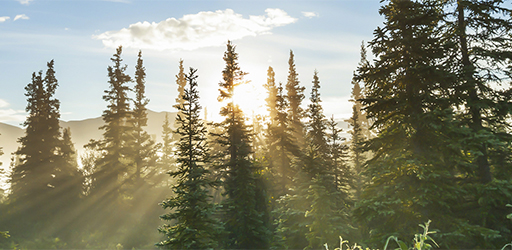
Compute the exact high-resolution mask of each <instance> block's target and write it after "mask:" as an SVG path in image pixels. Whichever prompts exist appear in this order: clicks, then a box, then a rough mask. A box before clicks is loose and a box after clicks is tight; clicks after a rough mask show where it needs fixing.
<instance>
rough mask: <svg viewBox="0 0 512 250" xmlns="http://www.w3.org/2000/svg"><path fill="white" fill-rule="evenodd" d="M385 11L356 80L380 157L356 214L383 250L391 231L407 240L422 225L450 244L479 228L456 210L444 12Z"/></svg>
mask: <svg viewBox="0 0 512 250" xmlns="http://www.w3.org/2000/svg"><path fill="white" fill-rule="evenodd" d="M380 13H381V14H382V15H384V17H385V20H386V21H385V22H384V25H385V26H384V28H377V29H376V30H375V38H374V40H373V41H372V42H371V43H370V45H371V47H372V50H373V53H374V55H375V58H376V59H375V60H374V62H373V64H365V65H362V66H360V67H359V69H358V75H357V77H356V80H360V81H361V82H363V83H364V84H365V87H364V89H365V94H366V95H365V97H364V99H363V100H362V103H363V105H365V110H366V112H367V115H368V118H369V119H372V121H373V128H375V129H376V131H377V137H376V138H373V139H370V141H369V142H368V149H369V150H371V151H372V152H375V155H374V157H373V158H372V159H370V161H369V162H368V163H367V166H366V170H365V175H367V176H368V177H369V178H371V180H372V181H371V183H369V184H368V185H367V186H366V187H365V189H364V190H363V193H362V194H361V196H360V197H361V200H360V201H359V203H358V204H357V206H356V209H355V211H354V213H355V215H356V216H357V218H359V219H360V221H359V222H360V223H364V224H365V225H367V226H368V227H369V228H370V229H371V231H370V232H369V233H370V237H371V239H372V241H373V242H378V243H377V244H378V245H381V244H382V243H383V242H384V241H385V239H386V238H387V237H388V236H389V235H390V234H391V232H395V233H396V234H397V235H398V236H399V238H407V237H410V236H408V234H409V232H411V231H414V230H415V228H416V227H417V225H418V224H420V223H424V222H425V221H428V220H429V219H435V220H436V221H437V222H438V223H437V224H436V227H437V228H438V229H439V230H440V231H441V233H439V234H438V236H440V237H444V243H445V244H447V245H445V246H448V245H449V244H450V243H451V242H454V240H455V239H454V238H457V236H456V235H457V234H458V233H460V231H459V230H460V229H462V228H465V230H468V231H471V230H478V229H477V228H476V227H474V225H471V223H467V222H465V221H464V220H459V219H458V218H457V215H456V210H455V207H456V206H457V205H458V201H459V200H460V199H463V195H464V190H462V189H461V188H460V186H458V185H457V183H456V182H455V181H454V180H456V176H455V175H454V173H456V167H457V166H458V165H459V164H460V163H461V162H462V160H463V159H462V157H463V156H462V154H461V148H460V147H459V145H458V144H457V142H456V138H454V137H455V136H454V133H453V132H454V131H455V127H456V126H455V122H454V120H453V110H452V108H451V103H450V101H451V100H450V96H449V95H447V94H446V93H447V92H446V89H447V88H449V87H450V86H451V84H454V80H455V79H456V78H455V75H454V74H452V73H451V72H450V69H451V68H450V67H448V66H447V65H446V64H444V63H443V62H445V55H446V54H445V52H446V48H447V47H448V46H450V45H451V43H449V42H447V40H446V39H445V37H443V36H442V35H441V34H442V31H443V29H442V28H441V27H440V26H439V23H440V22H441V21H442V20H443V18H444V15H443V6H442V4H441V3H440V2H437V1H411V0H407V1H403V0H392V1H389V3H388V4H386V5H385V6H383V7H382V8H381V10H380ZM448 48H449V47H448Z"/></svg>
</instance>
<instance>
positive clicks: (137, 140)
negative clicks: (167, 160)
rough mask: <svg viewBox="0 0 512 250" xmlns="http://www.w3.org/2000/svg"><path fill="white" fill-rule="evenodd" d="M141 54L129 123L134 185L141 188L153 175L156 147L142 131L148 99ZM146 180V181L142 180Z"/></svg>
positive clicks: (140, 55)
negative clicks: (130, 127) (130, 126)
mask: <svg viewBox="0 0 512 250" xmlns="http://www.w3.org/2000/svg"><path fill="white" fill-rule="evenodd" d="M143 63H144V62H143V60H142V52H141V51H139V55H138V59H137V65H136V66H135V99H134V100H133V101H134V109H133V111H132V118H131V123H132V126H133V145H132V150H133V155H132V157H133V158H134V161H135V174H134V175H133V178H134V185H135V187H136V188H141V185H143V184H144V182H145V181H147V179H149V178H151V177H152V176H153V175H155V174H156V173H155V171H156V170H155V169H156V159H157V157H156V150H157V146H156V145H155V142H154V141H153V140H152V139H151V136H150V135H149V134H148V133H147V132H146V131H145V130H144V127H146V126H147V123H148V118H147V108H146V105H147V104H148V103H149V99H147V98H146V96H145V92H146V91H145V90H146V86H145V84H146V79H145V78H146V69H145V67H144V65H143ZM144 179H146V180H144Z"/></svg>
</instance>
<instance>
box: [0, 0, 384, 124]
mask: <svg viewBox="0 0 512 250" xmlns="http://www.w3.org/2000/svg"><path fill="white" fill-rule="evenodd" d="M379 6H380V1H379V0H294V1H291V0H287V1H284V0H272V1H265V0H254V1H250V0H236V1H235V0H231V1H216V0H208V1H200V0H183V1H180V0H169V1H164V0H109V1H107V0H103V1H102V0H0V55H1V56H0V89H1V92H0V122H4V123H8V124H11V125H15V126H21V123H22V122H23V121H24V120H25V117H26V113H25V107H26V105H27V103H26V97H25V95H24V94H25V89H24V88H25V86H26V85H27V84H28V83H29V82H30V80H31V75H32V73H33V72H38V71H40V70H43V71H45V70H46V63H47V62H48V61H50V60H52V59H53V60H55V70H56V77H57V79H58V81H59V87H58V89H57V92H56V96H55V97H56V98H58V99H59V100H60V102H61V108H60V111H61V119H62V120H65V121H70V120H83V119H87V118H93V117H99V116H101V114H102V111H103V110H104V109H106V106H107V104H106V102H105V101H103V99H102V96H103V94H104V90H106V89H108V78H107V67H108V66H109V65H112V63H111V61H110V58H111V57H112V54H114V53H115V51H116V48H117V47H118V46H120V45H122V46H123V54H122V58H123V60H124V61H123V62H124V63H125V64H126V65H127V66H128V68H127V73H128V74H130V75H131V76H134V72H135V64H136V59H137V53H138V51H139V50H141V51H142V55H143V59H144V66H145V67H146V74H147V77H146V95H147V97H148V98H149V99H150V102H149V104H148V106H147V107H148V108H149V109H151V110H153V111H175V110H174V108H173V107H172V106H173V104H174V100H175V98H176V97H177V86H176V83H175V79H176V77H175V75H176V74H177V73H178V64H179V60H180V59H183V60H184V66H185V68H186V71H188V68H189V67H193V68H196V69H197V70H198V71H197V74H198V75H199V78H198V85H199V95H200V98H201V104H202V106H203V107H206V108H207V110H208V112H207V116H208V118H209V119H213V120H215V119H218V112H219V110H220V107H221V106H222V104H219V103H218V102H217V96H218V83H219V82H220V80H221V79H222V69H223V68H224V61H223V60H222V57H223V54H224V51H225V50H226V42H227V41H228V40H231V41H232V42H233V44H235V45H236V52H237V53H238V55H239V64H240V67H241V69H242V70H243V71H245V72H247V73H248V75H247V76H246V80H250V83H248V84H246V85H244V86H243V87H240V88H239V90H237V92H236V102H238V103H239V104H240V106H242V109H243V110H244V112H246V113H252V112H254V113H262V112H264V110H265V108H264V99H265V91H264V88H263V84H265V83H266V75H267V69H268V67H269V66H272V67H273V68H274V71H275V74H276V76H275V77H276V81H277V82H282V83H283V84H285V83H286V78H287V75H288V58H289V54H290V50H292V51H293V53H294V55H295V64H296V67H297V72H298V74H299V80H300V82H301V85H303V86H305V87H306V91H305V95H306V98H308V97H309V95H310V91H311V85H312V83H311V81H312V80H313V73H314V71H315V70H317V71H318V76H319V78H320V84H321V89H320V93H321V98H322V101H323V102H322V105H323V107H324V113H325V115H326V116H328V117H331V116H334V118H335V119H338V120H340V119H345V118H348V117H349V116H350V112H351V109H352V108H351V103H350V102H348V100H349V99H350V93H351V88H352V84H351V78H352V75H353V71H354V70H355V69H356V67H357V63H358V62H359V60H360V58H359V57H360V45H361V42H362V41H365V42H367V41H370V40H371V39H372V37H373V31H374V29H375V28H377V27H378V26H382V22H383V18H382V17H381V16H379V14H378V9H379ZM306 104H307V101H305V102H304V105H306Z"/></svg>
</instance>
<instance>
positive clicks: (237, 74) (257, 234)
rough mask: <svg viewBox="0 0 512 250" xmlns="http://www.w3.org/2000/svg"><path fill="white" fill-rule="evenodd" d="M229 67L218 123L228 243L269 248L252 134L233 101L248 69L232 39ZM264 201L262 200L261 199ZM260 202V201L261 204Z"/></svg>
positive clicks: (226, 55)
mask: <svg viewBox="0 0 512 250" xmlns="http://www.w3.org/2000/svg"><path fill="white" fill-rule="evenodd" d="M224 61H225V62H226V67H225V68H224V70H223V71H222V76H223V80H222V81H221V82H220V83H219V86H220V88H219V92H220V96H219V98H218V99H219V101H222V100H226V99H227V100H228V101H229V102H228V103H227V105H226V106H225V107H223V108H222V109H221V112H220V113H221V115H222V116H224V117H226V119H225V120H224V121H223V122H222V123H221V124H220V125H219V126H220V127H221V128H222V130H223V131H222V134H221V135H220V136H219V138H218V140H217V141H218V143H220V145H222V146H223V147H224V148H225V149H226V150H225V152H226V153H225V155H224V156H222V159H221V163H220V164H221V166H220V167H221V168H222V169H223V171H224V183H223V187H224V190H225V196H226V199H225V201H224V203H223V210H224V214H223V217H224V223H225V227H226V233H227V239H226V243H225V247H227V248H243V249H258V248H267V246H268V240H269V230H268V228H267V225H266V222H265V213H266V212H267V211H266V210H267V208H266V202H265V198H264V193H263V191H264V190H263V189H262V187H261V186H259V185H261V181H260V180H258V178H259V173H258V168H257V167H256V166H255V165H254V163H253V161H252V159H251V153H252V147H251V146H252V145H251V142H252V141H251V135H250V131H249V128H248V126H247V125H246V124H245V120H246V118H245V117H244V115H243V113H242V110H241V109H240V107H239V106H238V105H236V104H235V103H234V101H233V94H234V88H235V87H236V86H238V85H240V84H242V83H244V81H243V76H244V75H246V73H245V72H243V71H241V69H240V67H239V66H238V54H237V53H236V52H235V46H234V45H233V44H231V42H230V41H228V43H227V51H226V52H225V53H224ZM262 201H263V202H264V203H263V204H261V203H260V202H262ZM259 203H260V204H259Z"/></svg>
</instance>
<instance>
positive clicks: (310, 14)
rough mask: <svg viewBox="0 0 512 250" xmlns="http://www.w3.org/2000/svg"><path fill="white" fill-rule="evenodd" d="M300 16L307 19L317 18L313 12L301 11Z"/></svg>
mask: <svg viewBox="0 0 512 250" xmlns="http://www.w3.org/2000/svg"><path fill="white" fill-rule="evenodd" d="M302 15H303V16H305V17H307V18H313V17H317V16H318V14H317V13H315V12H309V11H303V12H302Z"/></svg>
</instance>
